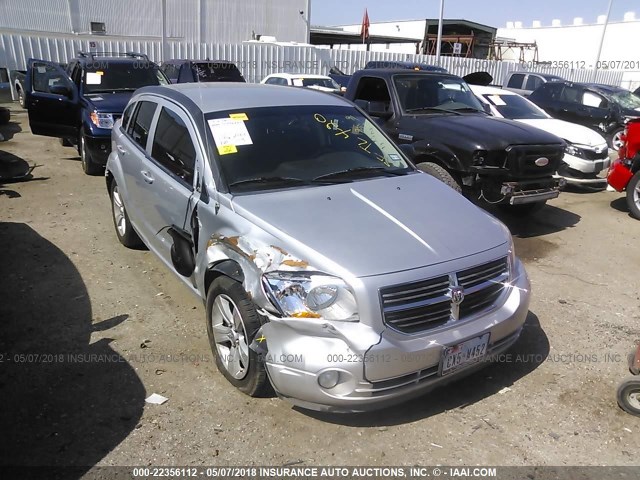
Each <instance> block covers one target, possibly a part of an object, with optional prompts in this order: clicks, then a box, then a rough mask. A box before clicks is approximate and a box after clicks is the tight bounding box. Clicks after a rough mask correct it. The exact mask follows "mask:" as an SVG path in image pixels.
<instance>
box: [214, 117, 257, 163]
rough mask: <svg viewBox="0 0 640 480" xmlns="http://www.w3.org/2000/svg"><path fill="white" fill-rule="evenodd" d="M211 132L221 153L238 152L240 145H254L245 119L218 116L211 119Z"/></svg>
mask: <svg viewBox="0 0 640 480" xmlns="http://www.w3.org/2000/svg"><path fill="white" fill-rule="evenodd" d="M209 128H210V129H211V134H212V135H213V139H214V140H215V142H216V145H217V147H218V153H220V155H226V154H229V153H236V152H237V151H238V149H237V148H236V147H237V146H239V145H253V141H252V140H251V136H250V135H249V131H248V130H247V126H246V125H245V123H244V120H240V119H237V118H217V119H214V120H209Z"/></svg>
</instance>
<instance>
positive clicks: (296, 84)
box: [293, 78, 304, 87]
mask: <svg viewBox="0 0 640 480" xmlns="http://www.w3.org/2000/svg"><path fill="white" fill-rule="evenodd" d="M293 86H294V87H302V86H304V84H303V83H302V79H301V78H294V79H293Z"/></svg>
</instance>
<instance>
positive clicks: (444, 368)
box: [440, 333, 489, 375]
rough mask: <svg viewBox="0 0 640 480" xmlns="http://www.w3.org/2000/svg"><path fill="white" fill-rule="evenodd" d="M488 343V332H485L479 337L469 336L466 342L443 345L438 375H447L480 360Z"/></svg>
mask: <svg viewBox="0 0 640 480" xmlns="http://www.w3.org/2000/svg"><path fill="white" fill-rule="evenodd" d="M488 345H489V334H488V333H485V334H484V335H482V336H481V337H475V338H471V339H469V340H467V341H466V342H462V343H459V344H457V345H453V346H451V347H445V349H444V351H443V352H442V362H441V364H440V365H441V367H440V375H447V374H449V373H452V372H454V371H456V370H458V369H459V368H462V367H464V366H467V365H469V364H471V363H476V362H478V361H480V360H481V359H482V358H484V356H485V355H486V353H487V346H488Z"/></svg>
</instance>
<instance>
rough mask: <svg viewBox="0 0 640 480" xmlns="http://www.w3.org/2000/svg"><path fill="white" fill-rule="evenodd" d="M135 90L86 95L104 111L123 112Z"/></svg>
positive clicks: (97, 108) (89, 100)
mask: <svg viewBox="0 0 640 480" xmlns="http://www.w3.org/2000/svg"><path fill="white" fill-rule="evenodd" d="M133 93H134V92H122V93H93V94H90V95H85V98H86V99H87V101H88V102H89V103H91V104H93V106H94V107H95V108H96V110H98V111H100V112H104V113H122V112H124V108H125V107H126V106H127V103H129V100H130V99H131V97H132V96H133Z"/></svg>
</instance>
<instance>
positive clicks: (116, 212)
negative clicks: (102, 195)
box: [112, 185, 127, 237]
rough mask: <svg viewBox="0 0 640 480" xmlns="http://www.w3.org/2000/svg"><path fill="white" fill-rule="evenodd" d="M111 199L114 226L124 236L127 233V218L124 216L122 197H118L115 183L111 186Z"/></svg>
mask: <svg viewBox="0 0 640 480" xmlns="http://www.w3.org/2000/svg"><path fill="white" fill-rule="evenodd" d="M112 201H113V217H114V219H115V223H116V228H117V229H118V233H119V234H120V236H121V237H124V234H125V233H127V219H126V218H125V216H124V204H123V203H122V198H121V197H120V192H119V191H118V186H117V185H116V186H115V187H113V195H112Z"/></svg>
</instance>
